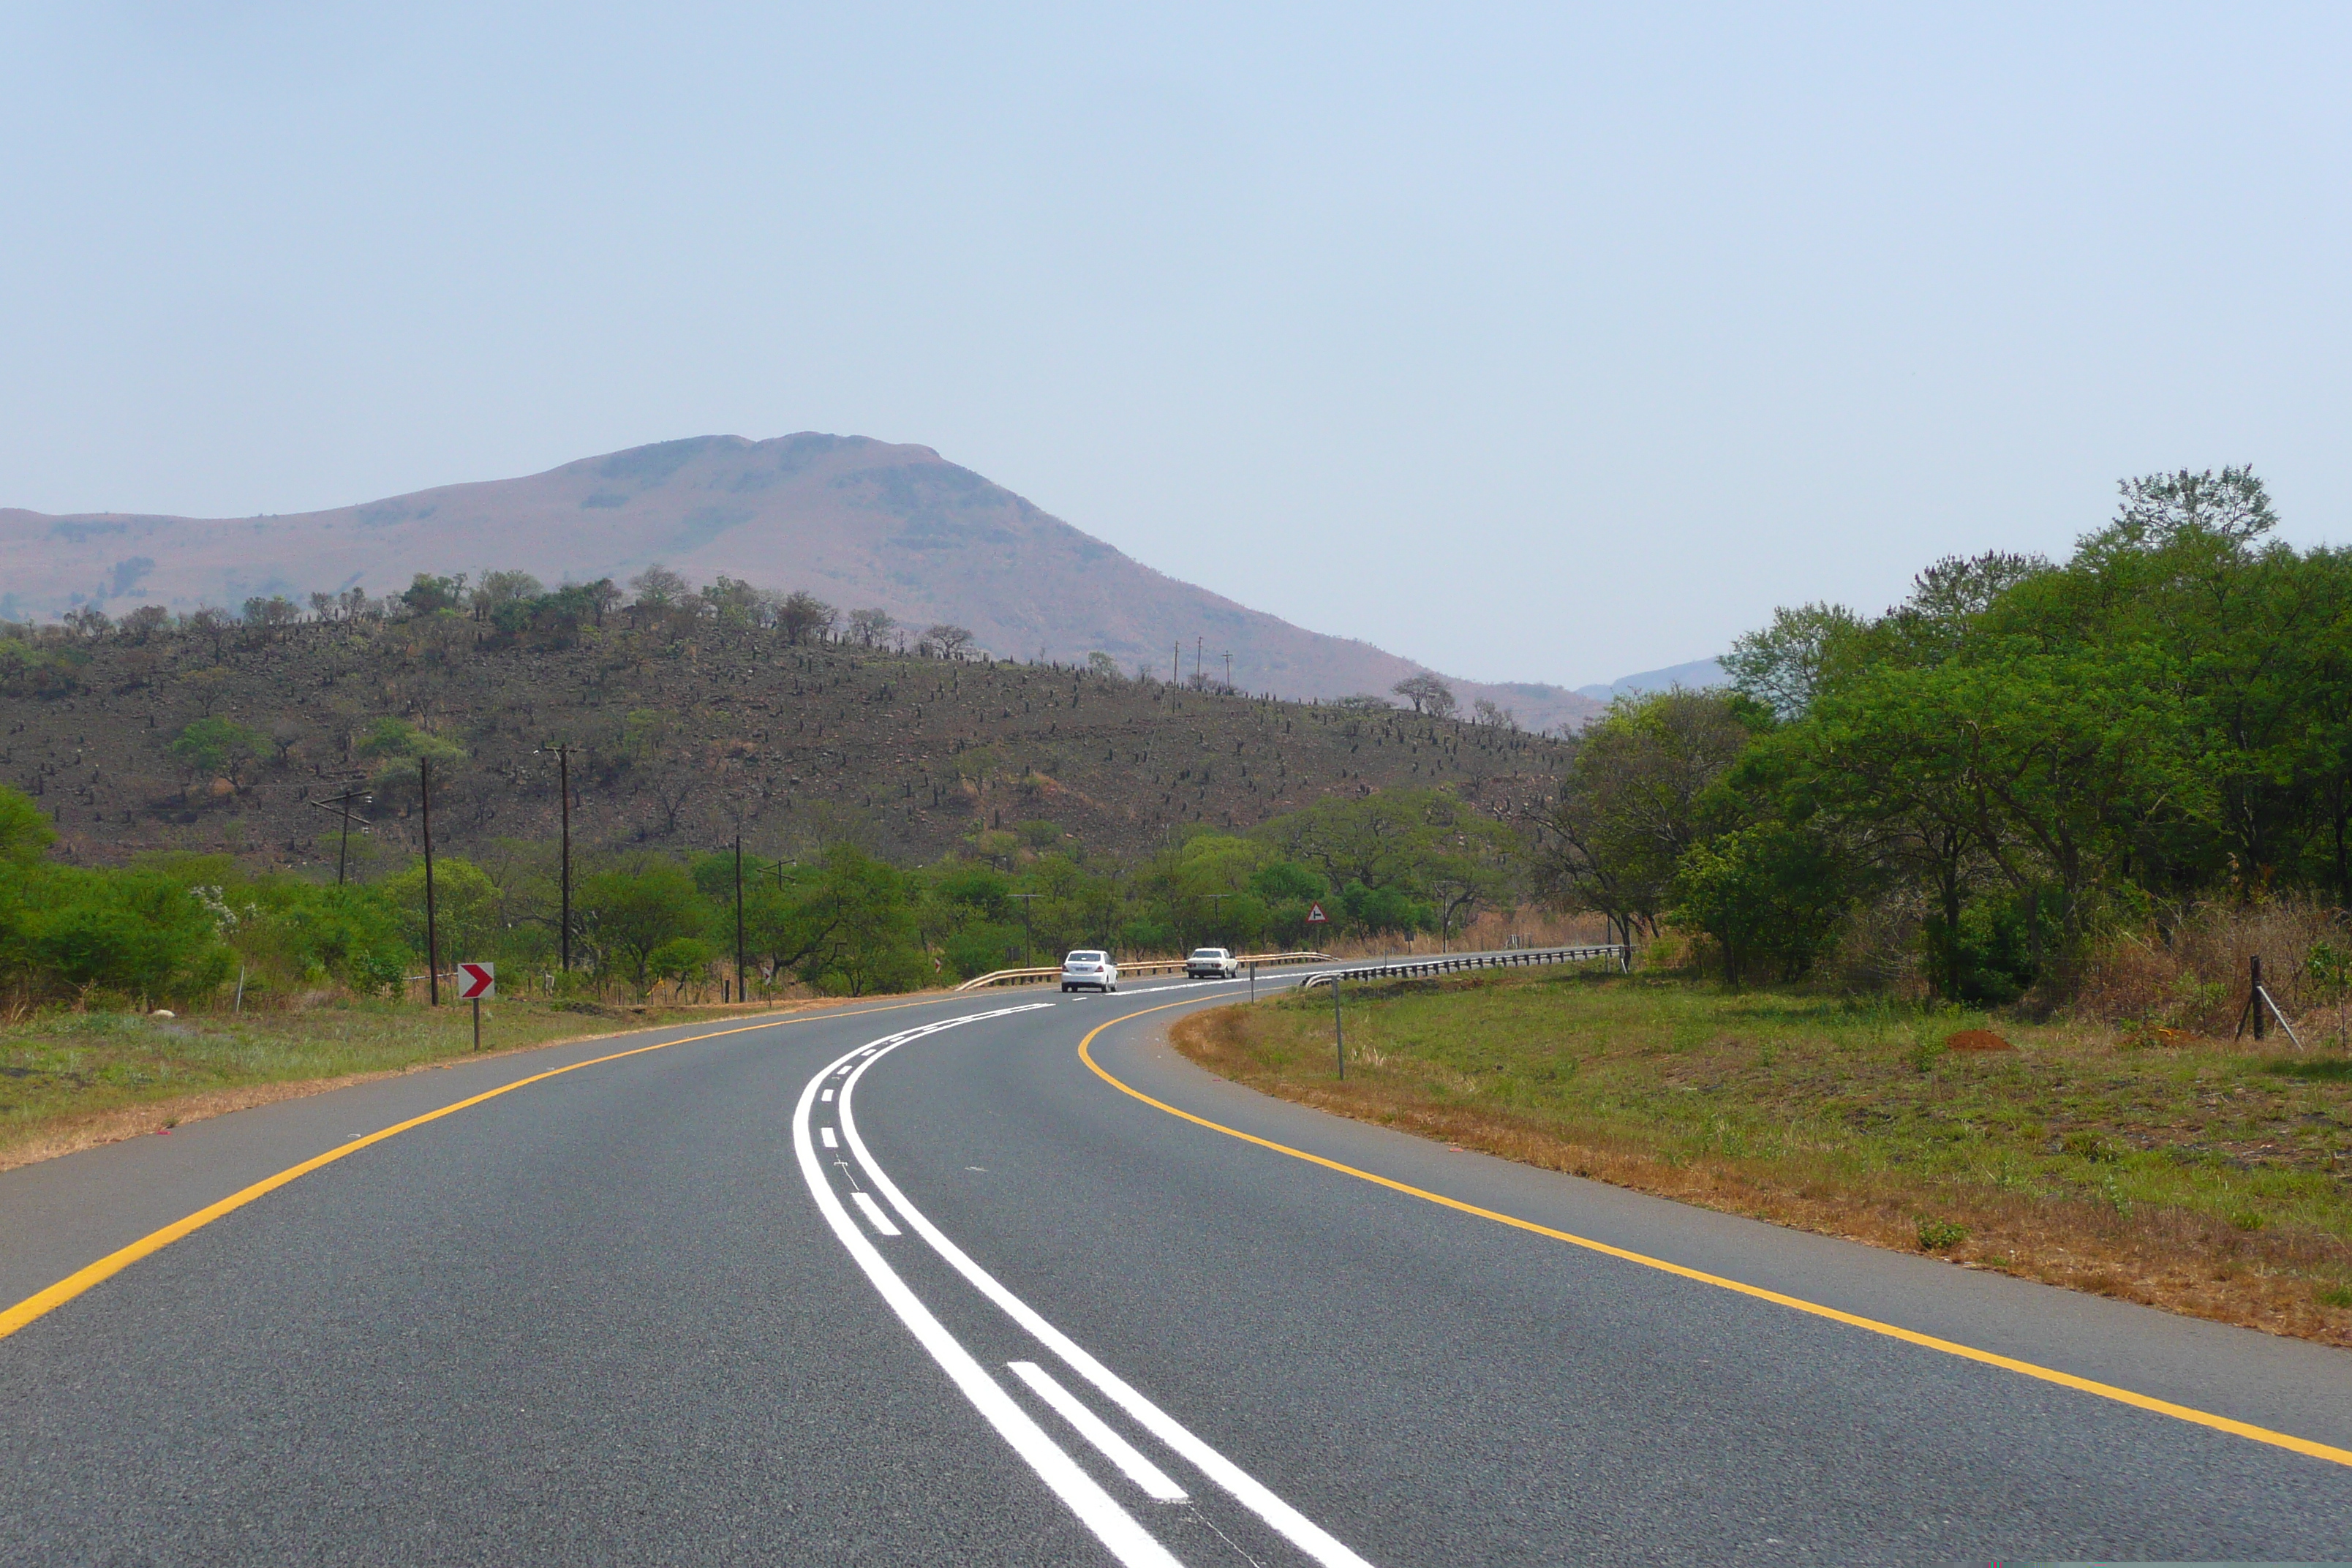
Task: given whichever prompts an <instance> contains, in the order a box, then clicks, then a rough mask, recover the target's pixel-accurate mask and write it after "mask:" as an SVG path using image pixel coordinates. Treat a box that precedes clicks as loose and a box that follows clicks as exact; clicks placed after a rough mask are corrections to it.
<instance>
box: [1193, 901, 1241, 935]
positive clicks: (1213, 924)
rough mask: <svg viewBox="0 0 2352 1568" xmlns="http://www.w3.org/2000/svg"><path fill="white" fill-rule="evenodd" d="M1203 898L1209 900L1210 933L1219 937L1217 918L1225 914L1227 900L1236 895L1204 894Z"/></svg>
mask: <svg viewBox="0 0 2352 1568" xmlns="http://www.w3.org/2000/svg"><path fill="white" fill-rule="evenodd" d="M1201 896H1202V898H1204V899H1206V900H1209V933H1210V934H1211V935H1212V936H1214V935H1217V934H1219V927H1218V923H1217V917H1218V915H1219V914H1221V913H1222V912H1223V910H1224V907H1225V900H1227V899H1230V898H1232V897H1234V895H1233V894H1231V893H1203V894H1202V895H1201Z"/></svg>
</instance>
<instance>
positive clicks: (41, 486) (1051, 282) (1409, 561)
mask: <svg viewBox="0 0 2352 1568" xmlns="http://www.w3.org/2000/svg"><path fill="white" fill-rule="evenodd" d="M1171 10H1172V8H1171ZM2347 43H2352V9H2347V7H2345V6H2342V5H2329V6H2310V7H2291V6H2269V7H2246V6H2234V7H2220V6H2215V7H2210V8H2203V9H2193V8H2184V7H2166V6H2156V5H2128V6H2126V5H2116V6H2063V7H2061V6H2051V5H2034V6H2030V7H2017V8H2011V9H2006V10H2003V9H1998V8H1993V7H1979V6H1969V7H1958V6H1942V7H1928V6H1924V5H1914V6H1885V5H1872V6H1854V7H1851V8H1832V7H1794V8H1771V7H1761V6H1754V5H1745V6H1738V7H1731V6H1726V7H1721V8H1714V9H1707V8H1697V7H1677V8H1669V7H1665V6H1661V5H1636V6H1624V7H1595V6H1586V7H1566V6H1556V5H1555V6H1544V7H1537V8H1528V9H1509V8H1476V7H1467V6H1463V5H1448V6H1444V7H1434V6H1433V7H1429V8H1426V9H1423V10H1418V11H1408V10H1398V9H1386V10H1381V11H1378V12H1372V11H1369V10H1367V9H1366V8H1365V7H1362V6H1355V5H1350V6H1330V7H1325V8H1307V7H1295V6H1294V7H1267V6H1265V5H1248V6H1234V7H1227V8H1222V9H1220V8H1213V7H1208V6H1200V5H1195V6H1190V7H1185V8H1183V9H1182V12H1181V15H1169V16H1160V17H1157V18H1155V17H1152V16H1149V15H1147V14H1146V13H1145V12H1143V11H1142V10H1141V9H1140V8H1138V7H1132V6H1118V7H1108V6H1106V7H1098V8H1075V7H1073V8H1049V7H1022V8H1016V7H1012V6H1003V5H998V6H992V7H987V8H984V9H983V8H954V9H950V8H940V9H926V8H919V7H908V6H898V7H885V6H857V7H844V6H834V7H825V8H822V9H797V8H793V7H787V6H776V5H742V6H730V5H694V4H679V3H676V0H672V3H666V4H664V5H658V6H652V5H646V6H636V7H623V6H611V5H606V6H595V5H576V6H565V7H561V8H558V7H548V8H545V9H527V8H522V7H514V6H505V7H500V6H492V5H402V6H386V5H320V4H305V5H280V4H264V3H258V0H255V3H247V4H210V5H207V4H202V3H197V0H191V3H185V4H162V3H152V4H121V3H116V4H108V3H105V0H95V3H89V4H81V5H62V4H60V5H30V4H22V3H18V4H8V5H0V234H5V242H0V300H5V307H0V505H15V506H26V507H33V508H37V509H39V510H51V511H65V510H99V509H118V510H148V511H177V512H190V513H198V514H207V515H219V514H241V513H246V512H252V511H295V510H305V509H309V508H313V507H320V506H328V505H335V504H341V503H343V502H348V501H354V500H365V499H369V498H373V497H375V496H379V495H384V494H389V493H393V492H396V491H400V490H406V489H417V488H420V487H423V486H426V485H432V484H439V483H446V482H450V481H454V480H460V479H488V478H497V477H502V476H506V475H512V474H520V473H527V472H531V471H535V470H538V469H541V468H548V467H551V466H553V465H554V464H557V463H560V462H564V461H567V460H569V459H571V458H577V457H583V456H585V455H588V454H590V453H593V452H598V451H604V450H608V449H611V448H614V447H625V446H633V445H636V444H638V443H641V442H646V441H654V440H660V439H666V438H669V437H679V436H688V435H698V434H705V433H713V432H730V433H735V434H740V435H744V436H751V437H767V436H774V435H781V434H784V433H786V432H790V431H793V430H801V429H816V430H826V431H835V432H842V433H851V432H854V433H858V434H863V435H868V436H875V437H882V438H885V439H889V440H900V441H915V442H920V443H923V444H925V445H928V446H931V447H937V448H939V449H940V451H941V452H942V453H943V454H945V455H946V456H947V457H949V458H951V459H953V460H955V461H958V462H961V463H963V464H965V465H967V466H969V467H971V468H976V469H978V470H979V471H980V472H982V473H984V474H986V475H988V476H989V477H991V478H992V479H997V480H999V481H1000V482H1002V483H1003V484H1006V485H1009V486H1011V487H1012V488H1013V489H1017V490H1019V491H1021V492H1022V493H1023V494H1024V495H1026V496H1028V497H1029V498H1030V499H1031V500H1034V501H1036V502H1037V503H1038V504H1039V505H1041V506H1043V507H1045V508H1046V509H1047V510H1051V511H1053V512H1055V513H1056V514H1058V515H1059V516H1061V517H1063V518H1065V519H1066V520H1067V521H1071V522H1073V523H1075V524H1076V525H1077V526H1079V527H1081V528H1084V529H1086V530H1087V531H1091V532H1093V533H1096V534H1098V535H1100V536H1101V537H1103V538H1106V539H1108V540H1109V541H1111V542H1114V543H1116V544H1118V545H1119V546H1120V547H1121V548H1123V549H1125V550H1127V551H1129V552H1130V553H1132V554H1134V555H1136V556H1138V557H1139V558H1140V559H1142V560H1143V561H1145V562H1148V563H1150V564H1152V565H1155V566H1159V567H1160V568H1162V569H1164V570H1167V571H1169V572H1171V573H1174V574H1178V575H1181V576H1184V577H1189V578H1191V579H1192V580H1194V581H1197V582H1200V583H1202V584H1206V585H1208V586H1210V587H1213V588H1216V589H1219V590H1221V591H1223V592H1225V593H1228V594H1230V595H1234V597H1236V598H1239V599H1241V600H1243V601H1244V602H1246V603H1249V604H1252V605H1258V606H1261V607H1263V608H1265V609H1269V610H1272V611H1275V612H1276V613H1278V614H1281V615H1284V616H1289V617H1290V618H1292V619H1294V620H1297V621H1299V622H1301V623H1302V624H1305V625H1307V626H1313V627H1316V628H1318V629H1319V630H1325V631H1332V632H1340V633H1348V634H1352V635H1356V636H1361V637H1370V638H1371V639H1373V640H1375V641H1378V642H1380V643H1381V644H1383V645H1385V646H1387V647H1391V648H1393V649H1394V650H1396V651H1398V652H1400V653H1403V654H1407V655H1409V656H1411V657H1413V658H1421V659H1424V660H1426V661H1428V662H1430V663H1432V664H1433V665H1435V666H1437V667H1439V668H1444V669H1447V670H1450V671H1454V672H1455V673H1459V674H1462V675H1466V676H1474V677H1478V678H1482V679H1551V680H1559V681H1562V682H1565V683H1568V684H1571V685H1573V684H1580V683H1582V682H1585V681H1588V680H1595V679H1608V678H1612V677H1614V676H1618V675H1622V674H1624V673H1626V672H1628V671H1631V670H1634V669H1639V668H1646V667H1649V666H1653V665H1659V664H1665V663H1670V662H1675V661H1679V660H1682V659H1685V658H1697V657H1702V656H1704V655H1706V654H1709V653H1713V652H1715V651H1717V650H1718V649H1719V648H1720V647H1722V646H1723V645H1724V644H1725V643H1726V642H1727V640H1728V638H1729V637H1731V636H1732V635H1734V634H1735V633H1737V632H1738V631H1739V630H1741V629H1742V628H1744V627H1746V626H1751V625H1753V624H1755V623H1757V622H1758V621H1759V620H1760V619H1761V618H1763V617H1764V616H1768V615H1769V612H1770V610H1771V608H1772V606H1773V605H1775V604H1778V603H1786V602H1794V601H1799V600H1804V599H1811V598H1817V597H1829V598H1842V599H1845V600H1849V601H1851V602H1853V603H1854V604H1856V605H1860V606H1862V607H1864V608H1868V609H1876V608H1880V607H1883V606H1884V605H1885V604H1886V603H1887V602H1888V601H1890V600H1891V599H1893V598H1895V597H1896V596H1899V595H1900V594H1901V592H1902V591H1903V589H1904V585H1905V584H1906V581H1907V580H1908V578H1909V576H1910V574H1911V573H1912V572H1913V571H1914V570H1916V568H1917V567H1918V566H1920V565H1921V564H1924V563H1926V562H1927V561H1928V560H1929V559H1931V558H1933V557H1935V556H1937V555H1940V554H1944V553H1947V552H1963V551H1976V550H1980V549H1985V548H1989V547H1992V546H1996V545H1998V546H2005V547H2010V548H2019V549H2041V550H2045V551H2051V552H2063V551H2064V550H2065V548H2066V547H2067V545H2068V543H2069V542H2070V541H2071V540H2072V539H2073V538H2074V536H2075V535H2076V534H2077V533H2079V532H2081V531H2084V530H2085V529H2088V528H2091V527H2095V526H2096V525H2097V524H2098V523H2099V522H2100V521H2103V520H2104V519H2105V516H2106V515H2107V514H2108V513H2109V511H2110V510H2111V509H2112V497H2113V484H2114V481H2115V479H2116V478H2118V477H2119V476H2121V475H2124V474H2126V473H2135V472H2141V471H2145V470H2148V469H2152V468H2177V467H2181V466H2184V465H2185V466H2189V467H2195V468H2204V467H2208V466H2219V465H2221V464H2223V463H2234V462H2252V463H2253V464H2255V465H2256V466H2257V468H2260V470H2261V471H2262V472H2263V474H2265V475H2266V476H2267V477H2268V479H2270V481H2271V484H2272V489H2273V494H2274V495H2275V496H2276V498H2277V500H2278V501H2279V504H2280V508H2281V510H2282V511H2283V512H2284V515H2285V517H2286V519H2287V526H2288V529H2289V531H2290V532H2291V534H2292V535H2293V536H2294V538H2296V539H2298V540H2300V541H2305V542H2310V541H2316V540H2321V539H2342V538H2344V537H2345V535H2346V530H2345V527H2344V520H2345V517H2346V511H2347V502H2352V477H2347V471H2346V465H2345V462H2344V458H2345V453H2346V450H2347V428H2346V426H2347V414H2348V413H2352V398H2347V391H2346V376H2347V364H2352V353H2347V351H2352V330H2347V329H2352V303H2348V302H2347V301H2352V290H2347V279H2352V255H2347V249H2352V245H2347V240H2352V217H2347V199H2346V198H2347V188H2346V187H2347V119H2352V110H2347V92H2346V89H2345V85H2344V84H2345V82H2346V80H2347V67H2352V49H2347ZM457 564H460V565H473V564H477V563H470V562H468V563H457Z"/></svg>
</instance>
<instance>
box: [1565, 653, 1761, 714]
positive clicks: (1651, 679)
mask: <svg viewBox="0 0 2352 1568" xmlns="http://www.w3.org/2000/svg"><path fill="white" fill-rule="evenodd" d="M1730 683H1731V677H1730V675H1729V674H1728V673H1727V672H1726V671H1725V669H1724V668H1723V661H1722V660H1721V659H1715V658H1695V659H1693V660H1691V661H1690V662H1689V663H1688V664H1670V665H1668V666H1666V667H1665V668H1664V669H1644V670H1642V671H1641V672H1639V673H1638V674H1634V675H1626V676H1620V677H1619V678H1618V679H1615V680H1612V681H1610V682H1609V683H1608V684H1606V685H1601V686H1580V687H1578V688H1577V689H1576V694H1577V695H1578V696H1580V697H1590V698H1591V699H1592V700H1593V701H1595V702H1598V703H1602V704H1607V703H1610V702H1614V701H1615V700H1617V699H1618V698H1620V697H1638V696H1640V695H1641V694H1642V693H1643V692H1645V691H1664V690H1667V689H1670V688H1673V687H1676V686H1680V687H1684V688H1685V689H1689V690H1693V691H1697V690H1702V689H1705V688H1706V687H1710V686H1728V685H1729V684H1730Z"/></svg>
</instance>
